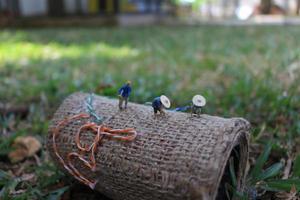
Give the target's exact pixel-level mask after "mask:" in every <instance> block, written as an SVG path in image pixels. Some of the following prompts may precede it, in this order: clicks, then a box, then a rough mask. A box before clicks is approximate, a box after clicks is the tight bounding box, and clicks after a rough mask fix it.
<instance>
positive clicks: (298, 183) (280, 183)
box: [266, 179, 300, 192]
mask: <svg viewBox="0 0 300 200" xmlns="http://www.w3.org/2000/svg"><path fill="white" fill-rule="evenodd" d="M266 184H267V187H268V188H270V189H273V190H274V191H278V190H279V191H290V190H291V188H292V186H293V185H295V187H296V189H297V191H298V192H299V191H300V179H279V180H269V181H266Z"/></svg>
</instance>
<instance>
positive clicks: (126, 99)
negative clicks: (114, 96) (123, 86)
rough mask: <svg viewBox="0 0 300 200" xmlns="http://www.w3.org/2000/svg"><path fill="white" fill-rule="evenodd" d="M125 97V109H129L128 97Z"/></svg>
mask: <svg viewBox="0 0 300 200" xmlns="http://www.w3.org/2000/svg"><path fill="white" fill-rule="evenodd" d="M123 99H124V100H125V109H127V103H128V97H127V98H123Z"/></svg>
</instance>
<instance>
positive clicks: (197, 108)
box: [191, 94, 206, 116]
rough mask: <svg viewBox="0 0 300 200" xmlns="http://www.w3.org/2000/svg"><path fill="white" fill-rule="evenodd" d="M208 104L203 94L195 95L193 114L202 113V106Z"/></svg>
mask: <svg viewBox="0 0 300 200" xmlns="http://www.w3.org/2000/svg"><path fill="white" fill-rule="evenodd" d="M205 104H206V99H205V98H204V97H203V96H202V95H199V94H197V95H195V96H194V97H193V99H192V108H191V114H192V115H193V114H196V115H197V116H199V115H200V113H201V109H202V107H204V106H205Z"/></svg>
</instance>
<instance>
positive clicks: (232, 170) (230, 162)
mask: <svg viewBox="0 0 300 200" xmlns="http://www.w3.org/2000/svg"><path fill="white" fill-rule="evenodd" d="M229 171H230V176H231V181H232V186H233V187H234V188H236V186H237V180H236V175H235V171H234V160H233V157H231V158H230V159H229Z"/></svg>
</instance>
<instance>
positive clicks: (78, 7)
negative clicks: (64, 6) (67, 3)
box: [75, 0, 82, 15]
mask: <svg viewBox="0 0 300 200" xmlns="http://www.w3.org/2000/svg"><path fill="white" fill-rule="evenodd" d="M75 6H76V14H77V15H81V14H82V5H81V0H76V1H75Z"/></svg>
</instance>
